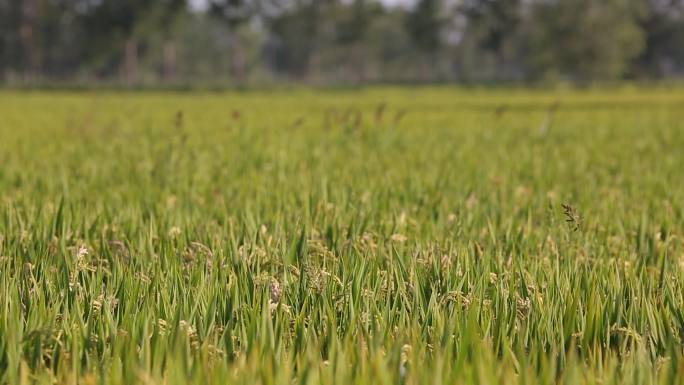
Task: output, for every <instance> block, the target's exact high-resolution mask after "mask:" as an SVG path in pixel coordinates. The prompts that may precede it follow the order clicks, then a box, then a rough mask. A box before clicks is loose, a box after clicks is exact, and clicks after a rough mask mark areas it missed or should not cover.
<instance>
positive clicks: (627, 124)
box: [0, 89, 684, 385]
mask: <svg viewBox="0 0 684 385" xmlns="http://www.w3.org/2000/svg"><path fill="white" fill-rule="evenodd" d="M0 200H1V201H0V204H1V206H0V307H1V309H2V310H1V311H0V381H1V382H2V383H10V384H27V383H31V382H34V381H35V382H38V383H44V384H47V383H54V382H55V381H57V382H58V383H63V382H67V381H68V382H71V383H73V382H77V381H80V382H82V383H85V384H94V383H103V384H122V383H126V384H131V383H150V384H155V383H164V384H169V385H172V384H181V383H186V382H188V381H190V382H194V383H198V384H199V383H217V384H218V383H244V384H254V383H262V384H292V383H297V384H316V383H337V384H350V383H358V384H401V383H406V384H453V383H462V384H471V383H482V384H495V383H519V384H530V383H535V382H538V383H554V382H556V383H563V384H575V383H601V384H604V385H605V384H617V383H627V384H629V383H632V384H645V383H661V384H666V383H682V382H683V381H684V355H683V352H684V348H683V346H684V345H683V344H684V232H683V231H684V205H683V204H684V93H682V92H680V91H657V90H621V91H602V92H590V91H584V92H565V93H551V92H540V91H536V92H532V91H454V90H447V89H412V90H402V89H374V90H367V91H336V92H307V91H287V92H286V91H278V92H272V93H266V92H249V93H229V94H199V93H187V94H152V93H149V94H145V93H143V94H132V93H130V94H129V93H102V92H101V93H85V92H84V93H12V92H5V93H2V94H0Z"/></svg>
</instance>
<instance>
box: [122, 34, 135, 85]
mask: <svg viewBox="0 0 684 385" xmlns="http://www.w3.org/2000/svg"><path fill="white" fill-rule="evenodd" d="M124 54H125V58H124V77H125V78H126V84H128V85H129V86H134V85H136V84H138V42H137V41H136V40H135V38H133V37H130V38H128V40H127V41H126V48H125V53H124Z"/></svg>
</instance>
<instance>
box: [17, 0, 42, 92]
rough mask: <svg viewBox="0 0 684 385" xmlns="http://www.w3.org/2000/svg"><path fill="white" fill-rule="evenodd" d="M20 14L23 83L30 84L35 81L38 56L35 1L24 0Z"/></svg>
mask: <svg viewBox="0 0 684 385" xmlns="http://www.w3.org/2000/svg"><path fill="white" fill-rule="evenodd" d="M21 14H22V19H21V24H20V26H19V36H20V39H21V45H22V49H23V51H24V59H23V67H24V68H23V72H24V81H25V82H27V83H31V82H33V80H34V79H35V76H36V72H37V70H38V55H37V52H36V42H35V27H36V19H37V16H38V2H37V0H25V2H24V3H23V9H22V13H21Z"/></svg>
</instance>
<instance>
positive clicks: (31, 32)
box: [0, 0, 684, 85]
mask: <svg viewBox="0 0 684 385" xmlns="http://www.w3.org/2000/svg"><path fill="white" fill-rule="evenodd" d="M387 4H388V3H384V2H383V1H381V0H204V1H200V0H191V1H190V2H188V0H0V79H2V81H3V82H4V83H6V84H41V83H42V84H45V83H51V82H54V83H60V82H64V83H78V82H82V83H92V82H102V83H107V82H112V83H119V82H124V83H127V84H130V85H149V84H162V83H165V84H178V85H181V84H196V83H202V82H204V83H206V84H256V83H269V82H290V81H292V82H308V83H314V84H347V83H349V84H357V83H363V82H437V81H473V82H489V81H492V82H493V81H534V80H568V81H580V82H584V81H594V80H615V79H624V78H628V79H635V78H640V79H641V78H645V79H658V78H670V77H677V76H682V75H684V0H413V1H410V0H407V1H406V2H405V5H402V6H396V5H395V6H392V7H390V6H388V5H387Z"/></svg>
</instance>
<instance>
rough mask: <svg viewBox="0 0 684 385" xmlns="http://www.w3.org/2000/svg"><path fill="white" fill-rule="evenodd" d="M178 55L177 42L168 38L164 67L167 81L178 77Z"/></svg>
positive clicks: (164, 75) (165, 44) (165, 47)
mask: <svg viewBox="0 0 684 385" xmlns="http://www.w3.org/2000/svg"><path fill="white" fill-rule="evenodd" d="M176 57H177V55H176V43H175V42H174V41H172V40H168V41H167V42H166V43H164V63H163V67H164V68H163V74H162V75H163V77H164V80H166V81H169V80H173V79H175V78H176V63H177V60H176Z"/></svg>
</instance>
